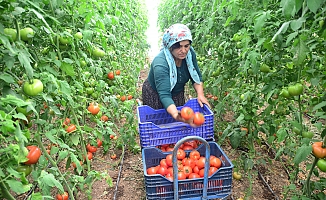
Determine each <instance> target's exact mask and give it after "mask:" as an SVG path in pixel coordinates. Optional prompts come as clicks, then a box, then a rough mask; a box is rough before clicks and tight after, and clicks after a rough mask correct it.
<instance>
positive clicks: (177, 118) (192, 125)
mask: <svg viewBox="0 0 326 200" xmlns="http://www.w3.org/2000/svg"><path fill="white" fill-rule="evenodd" d="M173 118H174V119H175V120H176V121H179V122H184V123H187V124H189V125H190V126H191V127H194V128H195V127H197V125H195V124H194V118H193V117H192V118H190V119H189V120H185V119H184V118H182V117H181V113H180V111H179V112H178V115H175V117H173Z"/></svg>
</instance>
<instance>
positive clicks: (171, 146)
mask: <svg viewBox="0 0 326 200" xmlns="http://www.w3.org/2000/svg"><path fill="white" fill-rule="evenodd" d="M173 149H174V146H173V145H169V146H168V147H166V149H165V150H166V152H170V151H173Z"/></svg>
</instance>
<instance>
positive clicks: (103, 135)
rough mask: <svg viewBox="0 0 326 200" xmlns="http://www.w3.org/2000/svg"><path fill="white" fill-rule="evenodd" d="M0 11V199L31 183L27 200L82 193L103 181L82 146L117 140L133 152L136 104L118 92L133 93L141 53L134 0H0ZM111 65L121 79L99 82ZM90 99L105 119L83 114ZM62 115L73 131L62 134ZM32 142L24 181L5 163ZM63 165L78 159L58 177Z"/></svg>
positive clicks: (143, 21) (21, 155)
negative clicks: (36, 153) (37, 85)
mask: <svg viewBox="0 0 326 200" xmlns="http://www.w3.org/2000/svg"><path fill="white" fill-rule="evenodd" d="M0 7H1V11H0V13H1V15H0V58H1V59H0V71H1V72H0V98H1V101H0V132H1V134H0V141H1V148H0V163H1V164H0V189H1V194H2V196H3V197H4V198H7V199H13V198H14V197H13V194H14V195H17V194H21V193H26V192H28V191H29V190H30V189H32V188H33V187H32V186H33V184H36V183H38V188H39V192H40V193H33V195H32V196H33V197H32V198H33V199H42V197H43V198H49V197H50V196H51V194H54V193H56V192H59V191H60V192H63V191H64V190H66V191H67V192H68V193H69V196H70V197H69V198H70V199H74V197H73V196H74V195H73V193H74V192H76V191H77V190H80V191H85V192H86V193H87V194H91V190H92V187H91V186H92V184H93V182H94V180H97V179H101V178H102V179H105V180H106V182H107V184H108V186H112V180H111V179H110V177H109V175H108V174H106V173H105V174H100V173H98V172H94V171H91V165H90V162H91V161H89V160H87V159H86V160H85V159H84V158H85V156H86V153H87V151H86V148H85V147H86V144H88V143H96V141H97V139H101V140H102V141H103V152H104V153H107V151H108V150H109V149H112V150H114V149H115V148H117V146H119V145H120V146H126V147H127V148H130V150H131V151H133V152H135V153H138V152H139V150H140V148H139V146H138V147H137V143H136V141H135V136H136V134H138V132H137V129H136V126H135V124H136V122H135V119H134V118H132V117H131V116H133V111H134V106H135V105H136V104H135V102H134V101H133V100H130V101H126V102H121V101H120V99H118V98H117V95H128V94H131V95H133V96H136V92H137V90H136V87H137V86H136V84H135V83H136V82H137V81H138V75H139V72H140V70H141V69H142V67H143V66H144V64H145V60H146V57H147V48H148V46H147V43H146V36H145V31H146V29H147V27H148V23H147V14H146V10H145V7H144V4H143V2H142V1H139V0H127V1H114V2H113V1H105V0H96V1H95V0H82V1H75V0H69V1H66V0H63V1H57V0H50V1H49V0H35V1H29V0H19V1H1V2H0ZM94 49H100V50H96V53H94ZM116 70H121V75H119V76H118V75H117V76H115V78H114V80H108V78H107V74H108V73H109V72H111V71H113V72H115V71H116ZM33 79H38V80H40V81H41V82H42V84H43V86H44V87H43V90H42V91H41V90H39V91H41V92H39V91H37V92H36V91H34V92H33V91H29V92H27V93H26V91H27V90H26V89H25V92H23V90H22V88H23V85H24V83H28V82H29V83H30V81H31V80H33ZM29 90H33V89H32V88H29ZM27 94H30V95H32V96H26V95H27ZM91 102H97V103H99V104H100V105H101V112H100V113H101V115H102V114H103V115H104V114H105V115H107V116H108V117H109V119H110V121H108V122H102V121H101V120H100V118H101V115H100V114H98V115H96V116H93V115H92V114H90V112H88V111H87V107H88V105H89V103H91ZM113 105H117V106H113ZM21 108H24V109H25V108H26V110H24V109H21ZM25 111H26V112H25ZM66 118H69V119H70V120H71V122H70V124H75V125H76V127H77V130H76V131H75V132H72V133H68V132H67V131H66V128H67V126H66V125H64V124H63V123H64V119H66ZM124 119H127V120H126V122H125V123H120V122H121V121H123V120H124ZM117 125H119V126H117ZM121 129H124V130H127V131H124V132H122V133H121V135H123V137H121V138H120V137H119V138H118V139H117V140H111V139H110V135H112V134H116V133H119V130H121ZM117 135H118V136H120V134H117ZM31 144H33V145H37V146H39V147H40V149H41V150H42V156H41V157H40V159H39V161H38V163H37V164H35V165H34V166H33V172H32V173H31V175H29V179H26V177H24V176H22V175H21V174H19V173H18V172H17V171H15V170H14V169H16V167H17V164H19V163H20V162H24V161H26V156H27V154H28V151H27V149H26V148H25V147H26V146H28V145H31ZM47 146H49V147H47ZM47 150H48V151H49V152H47ZM79 161H83V163H82V164H80V163H79ZM71 162H75V163H77V164H76V166H77V168H76V170H75V171H74V172H75V173H66V171H65V170H68V168H69V167H71ZM49 164H51V165H49ZM59 165H65V166H66V169H59V167H58V166H59ZM48 166H51V167H50V168H49V167H48ZM84 174H88V175H89V176H88V177H87V178H86V180H84V179H83V178H84V177H83V176H82V175H84ZM18 183H19V184H18Z"/></svg>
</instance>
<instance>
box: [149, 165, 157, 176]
mask: <svg viewBox="0 0 326 200" xmlns="http://www.w3.org/2000/svg"><path fill="white" fill-rule="evenodd" d="M146 171H147V174H148V175H152V174H156V173H157V167H150V168H148V169H147V170H146Z"/></svg>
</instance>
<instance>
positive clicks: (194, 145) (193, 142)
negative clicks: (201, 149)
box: [184, 140, 198, 149]
mask: <svg viewBox="0 0 326 200" xmlns="http://www.w3.org/2000/svg"><path fill="white" fill-rule="evenodd" d="M184 144H185V145H189V146H191V147H192V148H193V149H196V148H197V147H198V144H197V141H195V140H190V141H187V142H185V143H184Z"/></svg>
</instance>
